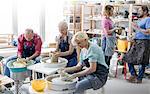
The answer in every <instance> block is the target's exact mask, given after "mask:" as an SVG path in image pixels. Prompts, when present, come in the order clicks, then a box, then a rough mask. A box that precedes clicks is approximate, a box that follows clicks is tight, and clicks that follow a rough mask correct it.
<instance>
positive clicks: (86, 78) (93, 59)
mask: <svg viewBox="0 0 150 94" xmlns="http://www.w3.org/2000/svg"><path fill="white" fill-rule="evenodd" d="M72 43H73V44H74V45H76V46H78V47H80V48H81V53H80V61H79V63H78V64H77V65H76V66H73V67H68V68H64V69H62V72H61V73H65V72H67V73H71V74H69V76H67V77H66V78H65V79H67V80H70V79H75V78H76V77H78V78H79V81H78V82H77V84H76V89H75V94H83V93H84V91H85V90H87V89H91V88H92V89H94V90H96V89H99V88H101V87H103V86H104V85H105V83H106V81H107V76H108V66H107V64H106V62H105V57H104V54H103V51H102V48H101V47H99V46H98V45H97V44H93V43H90V42H89V41H88V36H87V34H86V33H84V32H77V33H76V34H75V35H74V36H73V38H72Z"/></svg>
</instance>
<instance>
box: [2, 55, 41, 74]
mask: <svg viewBox="0 0 150 94" xmlns="http://www.w3.org/2000/svg"><path fill="white" fill-rule="evenodd" d="M15 59H17V55H13V56H10V57H8V58H6V59H4V62H3V69H4V75H6V76H8V77H10V71H9V68H8V67H7V63H8V62H9V61H11V60H15ZM39 62H40V57H36V58H35V64H36V63H39Z"/></svg>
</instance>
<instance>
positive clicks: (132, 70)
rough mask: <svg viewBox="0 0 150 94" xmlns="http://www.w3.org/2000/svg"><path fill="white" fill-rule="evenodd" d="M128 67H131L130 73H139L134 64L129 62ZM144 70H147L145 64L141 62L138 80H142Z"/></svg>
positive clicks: (133, 74)
mask: <svg viewBox="0 0 150 94" xmlns="http://www.w3.org/2000/svg"><path fill="white" fill-rule="evenodd" d="M128 67H129V71H130V74H131V75H132V76H135V75H137V73H136V70H135V68H134V64H131V63H128ZM144 72H145V65H144V64H140V65H139V73H138V75H137V79H138V80H142V78H143V76H144Z"/></svg>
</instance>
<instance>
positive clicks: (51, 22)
mask: <svg viewBox="0 0 150 94" xmlns="http://www.w3.org/2000/svg"><path fill="white" fill-rule="evenodd" d="M63 4H64V0H54V1H53V2H52V1H50V0H46V4H45V31H46V32H45V35H46V36H45V40H46V41H47V42H48V43H53V42H55V37H56V35H58V34H59V31H58V23H59V22H60V21H62V20H63V19H64V18H63Z"/></svg>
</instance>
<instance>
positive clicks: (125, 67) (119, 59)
mask: <svg viewBox="0 0 150 94" xmlns="http://www.w3.org/2000/svg"><path fill="white" fill-rule="evenodd" d="M116 52H120V51H118V50H116ZM124 53H125V52H121V56H120V57H118V61H122V57H123V54H124ZM122 63H123V66H124V79H125V80H126V74H127V65H126V62H123V61H122ZM117 74H118V62H117V65H116V73H115V77H116V78H117Z"/></svg>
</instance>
